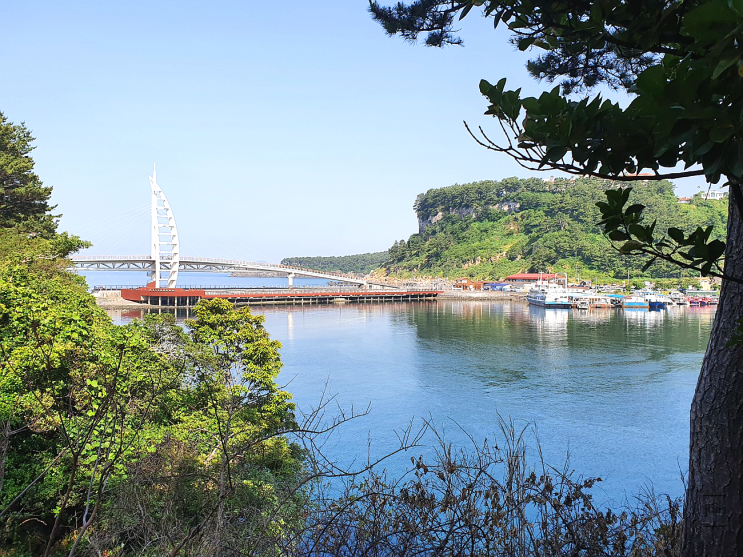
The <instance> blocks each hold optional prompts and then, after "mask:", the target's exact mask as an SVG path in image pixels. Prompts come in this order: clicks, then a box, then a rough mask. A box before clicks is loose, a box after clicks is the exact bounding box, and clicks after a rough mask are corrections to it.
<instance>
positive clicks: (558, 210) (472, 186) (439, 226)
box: [385, 178, 727, 278]
mask: <svg viewBox="0 0 743 557" xmlns="http://www.w3.org/2000/svg"><path fill="white" fill-rule="evenodd" d="M616 185H617V184H616V183H615V182H612V181H608V180H600V179H596V178H578V179H576V180H569V179H563V178H558V179H555V180H554V181H551V182H546V181H544V180H541V179H538V178H529V179H518V178H506V179H504V180H501V181H489V180H488V181H482V182H473V183H469V184H462V185H459V184H457V185H454V186H450V187H447V188H440V189H431V190H429V191H428V192H426V193H425V194H421V195H419V196H418V198H417V199H416V202H415V205H414V209H415V211H416V214H417V216H418V222H419V233H418V234H413V235H412V236H411V237H410V238H409V239H408V241H407V242H406V241H405V240H401V241H399V242H395V243H394V245H393V246H392V247H391V248H390V250H389V260H388V262H387V263H386V264H385V268H386V270H387V271H388V272H389V273H391V274H401V275H405V274H410V273H415V272H419V273H422V274H426V275H443V276H447V277H456V276H470V277H473V278H499V277H504V276H507V275H509V274H512V273H517V272H526V271H532V272H539V271H552V272H560V273H563V272H568V273H569V274H570V276H575V275H576V274H579V275H581V276H583V277H586V276H588V275H593V276H596V275H600V276H604V277H617V278H620V277H626V276H627V271H628V270H629V272H630V274H631V275H632V276H638V275H640V274H646V275H651V276H653V277H678V276H679V273H680V272H681V271H680V270H679V268H678V267H677V266H673V265H669V264H666V263H656V264H654V265H653V266H652V267H651V268H650V269H649V270H648V271H647V272H646V273H641V270H642V267H643V264H644V261H643V259H642V258H638V257H627V256H625V255H621V254H619V253H618V252H617V251H616V250H614V249H613V248H612V247H611V244H610V242H609V240H608V239H606V238H605V237H604V236H603V235H602V233H601V230H600V229H599V227H597V226H596V223H597V222H599V221H600V220H601V218H602V217H601V213H600V212H599V210H598V208H597V207H596V202H598V201H605V199H606V197H605V195H604V191H605V190H606V189H609V188H612V187H615V186H616ZM629 202H630V203H640V204H643V205H646V206H647V209H646V211H645V218H646V221H647V222H652V221H653V220H655V219H657V221H658V224H657V230H659V231H665V230H666V229H667V228H669V227H676V228H680V229H682V230H684V231H686V232H689V231H692V230H694V229H696V227H698V226H702V227H707V226H710V225H712V226H714V232H713V234H717V235H719V237H720V238H722V237H723V235H724V233H725V228H726V220H727V200H726V199H724V200H720V201H714V200H705V199H703V198H702V197H701V196H699V195H697V196H695V197H694V199H693V201H692V203H690V204H681V203H678V200H677V198H676V196H675V195H674V192H673V184H672V183H671V182H668V181H665V180H664V181H659V182H638V183H636V184H635V185H634V190H633V191H632V194H631V197H630V201H629Z"/></svg>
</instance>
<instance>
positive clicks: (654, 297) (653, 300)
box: [644, 294, 673, 309]
mask: <svg viewBox="0 0 743 557" xmlns="http://www.w3.org/2000/svg"><path fill="white" fill-rule="evenodd" d="M644 298H645V300H646V301H647V302H648V309H666V308H667V307H668V306H669V305H673V300H672V299H671V298H669V297H668V296H663V295H661V294H648V295H646V296H644Z"/></svg>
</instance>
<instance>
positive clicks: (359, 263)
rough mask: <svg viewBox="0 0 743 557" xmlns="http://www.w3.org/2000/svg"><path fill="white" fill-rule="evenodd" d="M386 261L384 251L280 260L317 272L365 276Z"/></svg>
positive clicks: (283, 263)
mask: <svg viewBox="0 0 743 557" xmlns="http://www.w3.org/2000/svg"><path fill="white" fill-rule="evenodd" d="M386 260H387V252H386V251H378V252H374V253H358V254H356V255H341V256H337V257H335V256H327V257H323V256H317V257H285V258H284V259H282V260H281V264H282V265H293V266H295V267H305V268H306V269H316V270H318V271H329V272H340V273H358V274H362V275H365V274H367V273H369V272H371V271H373V270H374V269H377V268H379V266H380V265H382V263H384V262H385V261H386Z"/></svg>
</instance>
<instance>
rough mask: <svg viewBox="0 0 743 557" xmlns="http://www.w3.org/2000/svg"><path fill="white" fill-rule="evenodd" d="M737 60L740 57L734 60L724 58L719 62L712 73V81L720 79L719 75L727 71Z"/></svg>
mask: <svg viewBox="0 0 743 557" xmlns="http://www.w3.org/2000/svg"><path fill="white" fill-rule="evenodd" d="M738 60H740V56H735V57H734V58H725V59H723V60H720V62H719V63H718V64H717V66H715V71H714V72H712V79H717V78H718V77H720V74H722V72H724V71H725V70H727V69H728V68H729V67H730V66H732V65H733V64H735V63H736V62H737V61H738Z"/></svg>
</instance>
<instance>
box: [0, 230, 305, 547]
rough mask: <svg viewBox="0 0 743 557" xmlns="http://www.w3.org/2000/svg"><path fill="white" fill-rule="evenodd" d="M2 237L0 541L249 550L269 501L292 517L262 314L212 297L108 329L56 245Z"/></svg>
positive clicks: (289, 449) (296, 468) (274, 349)
mask: <svg viewBox="0 0 743 557" xmlns="http://www.w3.org/2000/svg"><path fill="white" fill-rule="evenodd" d="M14 234H15V232H13V231H6V232H5V233H3V234H2V237H0V240H2V242H0V243H2V245H3V246H8V245H10V246H12V247H13V248H14V251H13V252H12V253H7V252H6V253H4V254H3V255H4V257H3V261H2V262H1V263H0V322H1V323H2V327H1V328H0V419H2V422H1V424H0V425H1V426H2V427H1V428H0V433H1V434H2V436H1V437H0V519H1V520H2V524H3V528H2V530H1V531H0V548H2V547H6V548H14V553H13V554H14V555H25V554H28V555H42V554H43V555H57V554H60V553H59V552H60V551H63V552H64V553H65V554H70V555H74V554H75V553H89V552H90V551H91V550H94V549H95V548H99V549H100V550H101V551H106V550H111V549H113V548H115V547H118V548H121V550H123V551H124V553H123V554H127V555H129V554H132V555H133V554H148V555H150V554H152V555H155V554H157V555H162V554H172V555H177V554H204V553H208V554H218V553H219V552H221V551H224V550H225V548H227V547H230V548H233V549H235V550H238V549H239V550H240V551H241V552H242V553H245V554H251V553H254V551H252V550H250V548H249V546H250V544H253V545H255V544H256V543H257V541H258V540H260V536H258V535H256V531H255V528H257V529H258V531H260V532H263V530H264V526H265V521H263V520H260V519H261V517H263V515H264V514H266V513H269V514H270V512H275V511H276V509H275V507H276V503H277V501H281V503H282V505H283V506H282V509H281V512H280V513H278V516H279V518H280V520H277V521H275V522H272V523H273V528H275V529H276V530H277V533H281V530H282V529H283V528H284V527H285V525H286V527H288V526H289V525H290V524H288V523H290V522H291V520H297V519H298V516H299V514H298V512H299V506H300V505H301V503H302V502H303V499H302V497H303V495H302V492H301V491H300V490H299V489H298V488H297V487H298V486H297V482H298V478H299V477H300V471H301V469H302V467H301V461H302V454H301V451H300V450H299V448H298V447H297V446H296V445H290V444H289V443H288V441H287V440H286V438H285V437H283V436H282V435H281V434H282V433H284V432H286V431H291V430H293V429H295V428H296V425H295V423H294V417H293V405H292V404H291V402H289V398H290V396H289V395H288V393H286V392H284V391H281V390H279V389H278V388H277V386H276V384H275V383H274V379H275V377H276V375H277V374H278V371H279V369H280V366H281V363H280V360H279V356H278V348H279V344H278V343H277V342H276V341H271V340H270V339H269V338H268V335H267V334H266V332H265V330H264V329H263V327H262V325H261V323H262V318H260V317H255V316H252V315H251V314H250V312H249V311H248V310H247V309H246V310H242V311H234V310H233V309H232V308H231V306H230V304H228V303H227V302H223V301H214V302H208V303H207V302H203V303H201V304H200V305H199V306H198V307H197V308H196V315H197V317H196V319H194V320H193V321H192V322H190V323H189V324H188V328H187V330H186V331H184V330H183V329H182V328H181V327H178V326H176V325H175V323H174V322H173V320H172V318H152V319H148V320H146V321H144V322H135V323H133V324H131V325H128V326H115V325H113V324H112V323H111V321H110V319H109V318H108V316H107V315H106V314H105V312H103V311H102V310H101V309H99V308H98V307H97V306H96V304H95V300H94V299H93V297H92V296H90V295H89V294H88V293H87V292H86V290H85V288H84V285H83V284H82V283H81V281H80V279H78V278H77V277H74V276H73V275H70V274H69V273H67V272H66V271H65V270H64V266H65V263H64V260H62V259H58V257H59V255H61V254H60V252H59V251H58V247H59V244H60V243H62V244H64V242H60V241H59V240H49V241H47V240H42V239H40V238H31V239H28V238H25V237H20V238H19V237H18V236H17V235H15V237H11V236H13V235H14ZM24 238H25V239H24ZM19 245H22V246H23V250H21V251H20V252H16V251H15V249H17V248H18V247H19ZM20 254H22V255H20ZM287 493H288V494H289V496H286V497H284V496H282V495H281V494H287ZM282 497H283V499H282Z"/></svg>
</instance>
